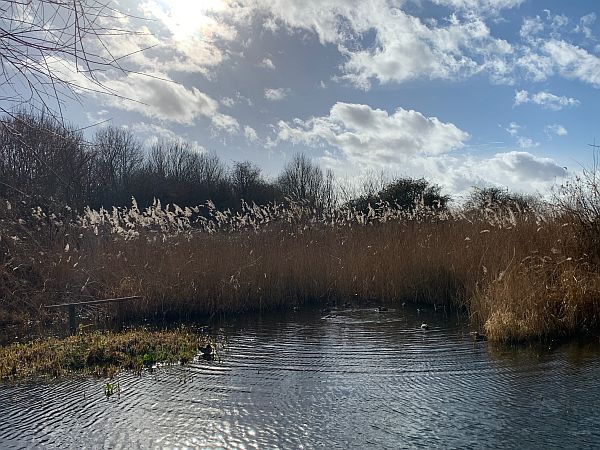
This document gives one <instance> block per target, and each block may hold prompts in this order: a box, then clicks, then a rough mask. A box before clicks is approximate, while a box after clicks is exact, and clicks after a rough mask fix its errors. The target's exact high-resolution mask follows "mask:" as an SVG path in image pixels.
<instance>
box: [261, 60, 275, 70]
mask: <svg viewBox="0 0 600 450" xmlns="http://www.w3.org/2000/svg"><path fill="white" fill-rule="evenodd" d="M259 66H260V67H264V68H265V69H271V70H275V64H273V61H271V60H270V59H269V58H264V59H263V60H262V61H261V63H260V64H259Z"/></svg>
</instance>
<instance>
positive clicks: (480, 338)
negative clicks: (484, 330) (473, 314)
mask: <svg viewBox="0 0 600 450" xmlns="http://www.w3.org/2000/svg"><path fill="white" fill-rule="evenodd" d="M469 334H470V335H471V338H472V339H473V340H474V341H485V340H486V339H487V337H486V335H485V334H481V333H480V332H479V331H471V332H470V333H469Z"/></svg>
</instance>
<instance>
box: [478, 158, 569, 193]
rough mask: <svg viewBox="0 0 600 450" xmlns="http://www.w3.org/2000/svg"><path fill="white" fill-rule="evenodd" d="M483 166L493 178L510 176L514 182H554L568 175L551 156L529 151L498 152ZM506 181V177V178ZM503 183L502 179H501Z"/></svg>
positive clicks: (498, 178) (509, 178)
mask: <svg viewBox="0 0 600 450" xmlns="http://www.w3.org/2000/svg"><path fill="white" fill-rule="evenodd" d="M483 166H484V167H485V169H486V173H487V171H489V173H490V174H491V178H492V179H493V180H498V181H500V180H502V178H504V177H508V180H510V181H511V182H512V183H514V184H517V185H518V184H521V183H530V182H540V181H541V182H553V181H554V180H555V179H556V178H562V177H565V176H566V175H567V171H566V170H565V168H564V167H561V166H559V165H558V164H556V162H555V161H554V160H552V159H550V158H540V157H537V156H534V155H532V154H531V153H529V152H518V151H512V152H506V153H498V154H496V155H494V157H493V158H490V159H489V160H487V161H484V162H483ZM505 181H506V178H505ZM500 183H502V181H500Z"/></svg>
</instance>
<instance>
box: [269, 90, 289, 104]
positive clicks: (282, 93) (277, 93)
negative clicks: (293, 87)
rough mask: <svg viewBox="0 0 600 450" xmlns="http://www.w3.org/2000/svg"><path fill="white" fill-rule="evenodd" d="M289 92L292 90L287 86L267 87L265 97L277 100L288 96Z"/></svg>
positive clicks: (273, 100)
mask: <svg viewBox="0 0 600 450" xmlns="http://www.w3.org/2000/svg"><path fill="white" fill-rule="evenodd" d="M289 93H290V90H289V89H287V88H276V89H265V98H266V99H267V100H270V101H272V102H277V101H280V100H283V99H284V98H286V97H287V96H288V94H289Z"/></svg>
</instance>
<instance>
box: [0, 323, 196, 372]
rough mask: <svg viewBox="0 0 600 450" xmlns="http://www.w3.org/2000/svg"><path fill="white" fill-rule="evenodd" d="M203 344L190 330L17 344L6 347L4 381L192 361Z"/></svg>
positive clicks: (0, 356) (0, 364) (1, 366)
mask: <svg viewBox="0 0 600 450" xmlns="http://www.w3.org/2000/svg"><path fill="white" fill-rule="evenodd" d="M199 346H200V340H199V337H198V336H197V335H195V334H193V333H189V332H186V331H184V330H177V331H168V332H167V331H159V332H157V331H153V332H151V331H146V330H135V331H128V332H125V333H117V334H115V333H100V332H95V333H88V334H78V335H76V336H70V337H68V338H65V339H56V338H50V339H43V340H38V341H34V342H30V343H27V344H12V345H9V346H6V347H0V380H18V379H23V378H28V377H32V376H46V377H58V376H64V375H68V374H73V373H87V374H94V375H98V376H107V375H108V376H110V375H112V374H114V373H116V372H117V371H119V370H121V369H132V370H136V371H140V370H141V369H142V367H143V366H144V365H149V364H154V363H158V362H168V363H178V362H181V363H186V362H189V361H191V360H192V359H193V358H194V357H195V356H196V355H197V354H198V348H199Z"/></svg>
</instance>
